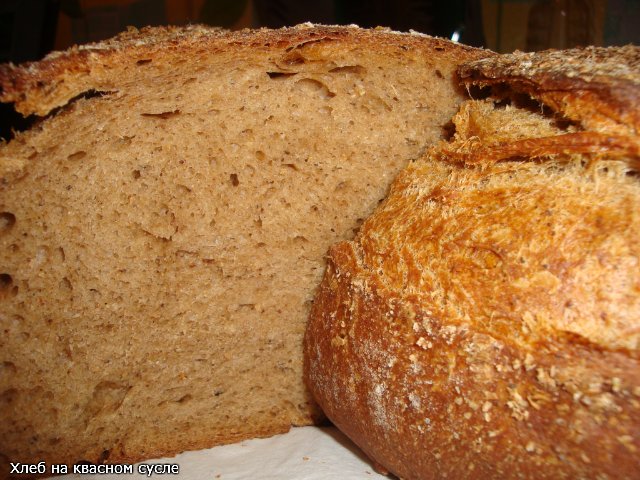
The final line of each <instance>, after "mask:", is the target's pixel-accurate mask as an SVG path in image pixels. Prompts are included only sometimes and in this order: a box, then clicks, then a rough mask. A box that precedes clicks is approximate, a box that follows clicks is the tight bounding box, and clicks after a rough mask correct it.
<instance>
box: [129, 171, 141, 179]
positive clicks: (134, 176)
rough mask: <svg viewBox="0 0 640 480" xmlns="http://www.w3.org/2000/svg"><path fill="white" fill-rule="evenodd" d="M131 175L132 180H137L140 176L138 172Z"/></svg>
mask: <svg viewBox="0 0 640 480" xmlns="http://www.w3.org/2000/svg"><path fill="white" fill-rule="evenodd" d="M131 175H132V176H133V179H134V180H137V179H139V178H140V175H141V173H140V170H134V171H133V172H131Z"/></svg>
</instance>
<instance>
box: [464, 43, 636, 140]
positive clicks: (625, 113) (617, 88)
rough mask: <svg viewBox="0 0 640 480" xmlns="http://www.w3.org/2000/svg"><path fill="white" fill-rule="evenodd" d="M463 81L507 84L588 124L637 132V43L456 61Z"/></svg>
mask: <svg viewBox="0 0 640 480" xmlns="http://www.w3.org/2000/svg"><path fill="white" fill-rule="evenodd" d="M458 72H459V74H460V76H461V78H462V80H463V81H464V82H465V83H466V84H467V85H479V86H492V85H500V84H508V87H509V89H512V90H514V91H516V92H522V93H525V94H527V95H530V96H531V97H533V98H535V99H537V100H540V101H541V102H543V103H544V104H546V105H548V106H550V107H551V108H553V109H554V110H555V111H559V112H561V113H562V114H564V115H565V116H566V117H567V118H570V119H572V120H575V121H577V122H580V123H582V124H584V125H585V127H586V128H587V129H589V130H593V131H597V132H601V133H611V134H618V135H631V136H637V135H638V133H639V132H640V112H638V109H637V108H636V106H637V105H638V104H639V103H640V47H637V46H634V45H627V46H624V47H608V48H603V47H587V48H576V49H571V50H547V51H544V52H534V53H524V52H516V53H513V54H509V55H499V56H495V57H490V58H487V59H481V60H478V61H475V62H469V63H467V64H465V65H462V66H461V67H460V68H459V70H458Z"/></svg>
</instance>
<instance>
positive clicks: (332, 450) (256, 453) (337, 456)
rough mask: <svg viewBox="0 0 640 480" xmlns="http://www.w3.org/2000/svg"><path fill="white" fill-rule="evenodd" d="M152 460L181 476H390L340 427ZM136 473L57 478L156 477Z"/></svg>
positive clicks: (278, 479)
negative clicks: (375, 466)
mask: <svg viewBox="0 0 640 480" xmlns="http://www.w3.org/2000/svg"><path fill="white" fill-rule="evenodd" d="M145 463H147V464H149V463H170V464H178V465H179V468H180V473H179V474H178V475H153V476H152V477H155V478H175V479H180V480H206V479H212V480H217V479H220V480H240V479H261V480H325V479H334V478H340V479H343V480H360V479H373V480H375V479H386V478H387V477H385V476H383V475H380V474H378V473H376V472H375V471H374V470H373V468H372V466H371V464H370V463H369V461H368V459H367V458H366V457H365V456H364V454H363V453H362V452H361V451H360V450H359V449H358V447H356V446H355V445H354V444H353V443H352V442H351V441H350V440H349V439H348V438H347V437H345V436H344V435H343V434H342V433H341V432H340V431H339V430H337V429H336V428H334V427H323V428H319V427H301V428H293V429H291V431H290V432H289V433H286V434H284V435H276V436H275V437H271V438H262V439H254V440H246V441H244V442H239V443H234V444H231V445H222V446H219V447H215V448H211V449H209V450H200V451H195V452H185V453H182V454H180V455H178V456H176V457H173V458H164V459H158V460H150V461H148V462H145ZM137 470H138V469H137V465H135V466H134V467H133V471H134V472H136V473H134V474H133V475H81V474H75V475H65V476H61V477H54V479H57V480H74V479H78V480H79V479H82V480H90V479H93V478H95V479H96V480H97V479H100V480H123V479H125V478H150V477H148V476H147V475H143V474H138V473H137Z"/></svg>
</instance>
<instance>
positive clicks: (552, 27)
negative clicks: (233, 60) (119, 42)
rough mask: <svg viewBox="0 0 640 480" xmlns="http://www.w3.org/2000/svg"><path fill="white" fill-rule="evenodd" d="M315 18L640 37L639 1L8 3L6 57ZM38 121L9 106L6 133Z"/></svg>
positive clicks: (531, 37) (521, 36) (470, 38)
mask: <svg viewBox="0 0 640 480" xmlns="http://www.w3.org/2000/svg"><path fill="white" fill-rule="evenodd" d="M307 21H310V22H314V23H324V24H357V25H359V26H361V27H375V26H385V27H390V28H392V29H394V30H399V31H408V30H416V31H419V32H422V33H427V34H430V35H435V36H439V37H446V38H452V36H453V37H454V38H458V39H459V41H460V42H463V43H466V44H468V45H473V46H482V47H486V48H491V49H492V50H496V51H499V52H510V51H513V50H515V49H519V50H526V51H533V50H542V49H546V48H568V47H574V46H582V45H624V44H627V43H636V44H638V43H640V27H639V25H640V0H395V1H392V0H315V1H313V2H307V1H303V0H0V63H3V62H14V63H21V62H25V61H33V60H38V59H40V58H42V57H43V56H44V55H46V54H47V53H48V52H50V51H52V50H62V49H66V48H68V47H70V46H71V45H74V44H82V43H86V42H95V41H99V40H103V39H106V38H109V37H112V36H113V35H115V34H117V33H118V32H120V31H122V30H124V29H126V27H127V26H129V25H131V26H135V27H144V26H147V25H166V24H172V25H182V24H187V23H203V24H208V25H215V26H221V27H224V28H229V29H240V28H257V27H264V26H266V27H272V28H278V27H283V26H291V25H296V24H298V23H302V22H307ZM31 121H32V119H26V120H25V119H22V117H20V116H19V115H18V114H16V113H15V112H14V111H13V109H12V107H11V105H1V106H0V137H2V138H9V137H10V136H11V129H16V130H21V129H24V128H26V127H27V126H28V124H29V123H30V122H31Z"/></svg>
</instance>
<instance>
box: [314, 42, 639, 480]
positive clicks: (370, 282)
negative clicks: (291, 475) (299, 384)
mask: <svg viewBox="0 0 640 480" xmlns="http://www.w3.org/2000/svg"><path fill="white" fill-rule="evenodd" d="M460 74H461V76H462V78H463V79H464V81H465V82H466V83H467V84H468V85H469V86H470V87H471V85H472V84H477V85H481V86H482V85H483V86H490V87H492V89H493V90H492V92H491V96H490V97H489V98H487V99H485V100H471V101H469V102H466V103H465V104H463V105H462V106H461V109H460V111H459V112H458V113H457V114H456V116H455V117H454V124H455V135H454V137H453V138H452V139H451V141H449V142H442V143H441V144H440V145H438V146H436V147H434V148H432V149H430V150H429V152H428V153H427V154H426V155H425V156H424V157H423V158H422V159H420V160H418V161H416V162H412V163H411V164H410V165H409V166H408V167H407V168H406V169H405V170H404V171H403V172H402V173H400V175H399V176H398V178H397V180H396V181H395V182H394V183H393V185H392V187H391V190H390V193H389V196H388V197H387V198H386V200H385V201H384V203H383V204H382V205H381V206H380V207H379V208H378V209H377V210H376V212H375V213H374V214H373V215H372V216H371V217H369V218H368V219H367V220H366V221H365V223H364V224H363V225H362V227H361V229H360V231H359V233H358V235H357V237H356V239H355V240H354V241H351V242H341V243H339V244H338V245H336V246H334V247H332V249H331V251H330V255H329V265H328V267H327V271H326V275H325V277H324V279H323V281H322V284H321V287H320V289H319V293H318V296H317V298H316V301H315V302H314V305H313V308H312V313H311V316H310V322H309V327H308V331H307V335H306V342H305V348H306V358H307V364H306V374H307V377H308V381H309V385H310V388H311V389H312V391H313V392H314V395H315V398H316V399H317V400H318V402H319V404H320V405H321V406H322V408H323V409H324V411H325V412H326V413H327V415H328V416H329V418H330V419H331V420H333V421H334V422H335V423H336V425H337V426H339V427H340V428H341V429H342V430H343V431H344V432H345V433H346V434H347V435H349V436H350V437H351V438H352V439H353V440H354V441H355V442H356V443H357V444H358V445H360V446H361V447H362V448H363V449H364V450H365V451H366V452H367V453H368V454H369V455H370V456H371V457H372V458H373V459H375V460H376V461H377V462H379V463H380V464H382V466H383V467H384V468H387V469H388V470H390V471H391V472H393V473H395V474H396V475H398V476H399V477H400V478H404V479H440V478H451V479H479V478H481V479H501V480H505V479H523V478H525V479H526V478H536V479H550V480H551V479H553V480H557V479H577V478H583V479H587V478H589V479H627V480H631V479H636V478H638V472H640V456H639V455H638V452H640V435H639V432H640V269H639V268H638V261H639V259H640V245H639V244H638V241H637V239H638V237H639V236H640V213H639V211H638V208H637V205H638V204H639V203H640V183H639V181H638V172H639V171H640V162H639V159H640V155H639V151H638V144H639V143H638V139H639V136H638V131H637V126H638V122H637V118H638V111H639V110H638V109H639V108H640V48H638V47H623V48H609V49H603V48H588V49H579V50H571V51H549V52H544V53H536V54H522V53H517V54H513V55H505V56H496V57H492V58H487V59H484V60H479V61H476V62H471V63H469V64H466V65H464V66H462V67H461V69H460ZM523 96H524V97H523ZM532 99H534V100H540V101H541V102H542V103H536V102H533V101H532Z"/></svg>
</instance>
